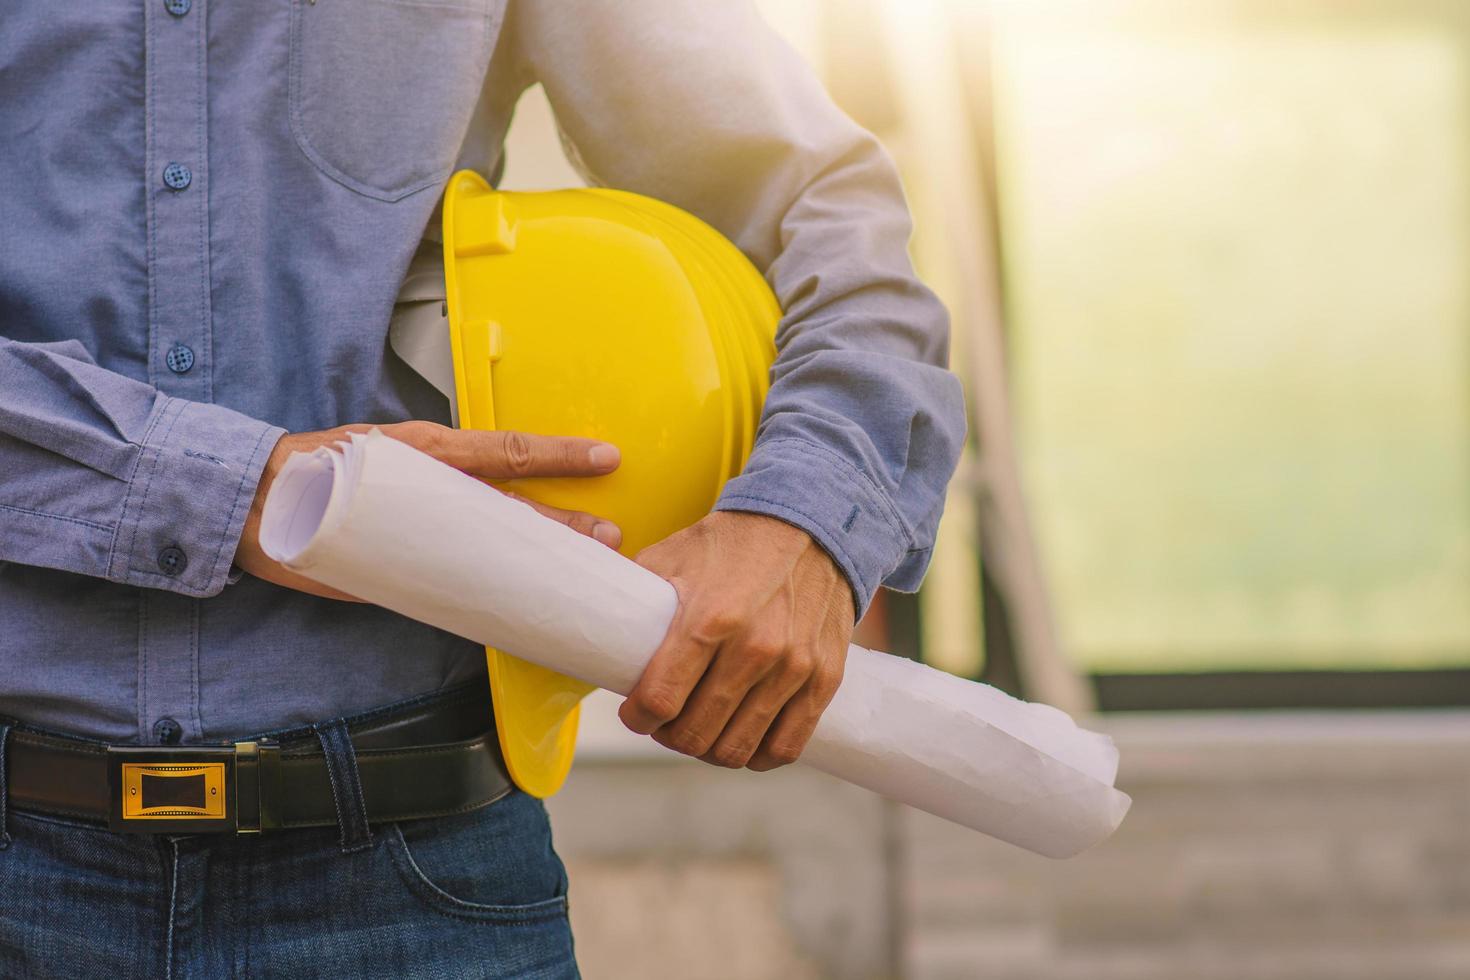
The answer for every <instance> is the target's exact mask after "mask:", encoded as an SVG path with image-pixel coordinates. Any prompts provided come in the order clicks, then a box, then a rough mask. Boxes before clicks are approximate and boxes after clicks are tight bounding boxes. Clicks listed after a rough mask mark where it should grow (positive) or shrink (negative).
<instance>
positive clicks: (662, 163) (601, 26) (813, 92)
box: [509, 0, 965, 614]
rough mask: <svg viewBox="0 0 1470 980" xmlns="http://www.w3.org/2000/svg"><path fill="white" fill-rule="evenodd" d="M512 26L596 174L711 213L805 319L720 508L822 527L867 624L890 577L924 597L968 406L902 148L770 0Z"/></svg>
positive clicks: (595, 9)
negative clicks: (830, 77) (775, 13)
mask: <svg viewBox="0 0 1470 980" xmlns="http://www.w3.org/2000/svg"><path fill="white" fill-rule="evenodd" d="M509 24H510V27H511V30H512V31H513V37H514V43H515V44H516V51H517V54H518V56H519V58H520V59H521V60H522V61H523V62H524V64H525V73H526V76H527V80H528V81H532V80H534V81H539V82H541V83H542V85H543V86H544V88H545V90H546V92H547V95H548V97H549V99H550V101H551V104H552V107H553V108H554V110H555V112H556V116H557V120H558V123H559V124H560V125H561V127H562V129H563V131H564V133H565V136H566V138H567V141H568V143H569V147H570V149H571V151H572V153H573V154H574V156H575V158H576V160H577V162H578V163H579V164H580V166H582V167H583V168H584V170H585V173H586V174H587V176H588V177H589V179H592V180H594V181H595V182H598V183H603V184H608V185H612V186H616V187H619V188H623V189H627V190H632V191H637V192H640V193H644V194H648V195H651V196H654V197H658V198H661V199H663V200H665V201H668V202H670V203H672V204H675V205H678V206H680V207H682V208H684V209H686V210H688V211H690V212H692V213H694V214H696V215H698V216H699V217H701V218H703V219H704V220H705V221H707V222H709V223H710V224H711V225H713V226H714V227H715V228H717V229H719V230H720V231H721V232H723V233H724V234H725V235H726V236H727V237H729V238H731V239H732V240H733V241H734V242H735V243H736V245H738V246H739V247H740V248H741V250H742V251H744V252H745V254H746V255H747V256H749V257H750V258H751V260H752V261H753V262H754V263H755V264H756V265H757V266H758V267H759V268H760V269H761V270H762V271H763V273H764V274H765V276H766V279H767V281H768V282H769V283H770V284H771V286H772V288H773V289H774V290H775V292H776V295H777V298H778V300H779V301H780V303H781V307H782V309H783V310H784V311H785V315H784V317H783V319H782V321H781V324H780V327H779V329H778V332H777V336H776V344H777V349H778V355H777V359H776V364H775V366H774V368H773V370H772V375H771V381H772V384H771V390H770V394H769V395H768V396H767V400H766V404H765V409H764V412H763V414H762V418H761V424H760V429H759V432H758V436H757V440H756V444H755V448H754V451H753V453H752V455H751V458H750V460H749V461H748V463H747V465H746V467H745V469H744V471H743V472H742V473H741V475H740V476H738V477H737V478H736V479H734V480H732V481H730V483H729V484H728V485H727V486H726V488H725V490H724V492H723V494H722V495H721V497H720V499H719V501H718V503H717V505H716V506H717V508H719V509H726V510H742V511H753V512H757V513H763V514H768V515H770V516H772V517H776V518H779V519H781V520H783V521H786V522H788V523H791V524H794V525H796V526H797V527H800V528H802V529H803V530H805V531H806V532H807V533H809V534H810V535H811V536H812V537H813V539H814V540H816V541H817V542H818V543H819V544H820V545H821V546H822V547H823V548H824V549H825V550H826V551H827V552H828V554H830V555H831V556H832V558H833V560H834V561H835V562H836V563H837V564H838V565H839V567H840V568H841V569H842V571H843V573H844V574H845V575H846V576H847V579H848V581H849V583H850V584H851V586H852V589H853V594H854V597H855V599H856V605H857V610H858V612H859V614H861V613H862V611H863V610H865V609H866V607H867V605H868V603H869V602H870V601H871V600H872V597H873V594H874V593H875V592H876V590H877V589H878V587H879V585H887V586H889V587H891V588H896V589H901V590H905V591H912V590H914V589H917V588H918V586H919V583H920V581H921V580H922V578H923V575H924V571H925V569H926V567H927V565H928V560H929V555H930V552H931V549H932V547H933V543H934V537H935V534H936V533H937V530H938V524H939V517H940V513H941V512H942V510H943V506H944V492H945V487H946V486H947V484H948V482H949V479H950V477H951V475H952V474H953V472H954V468H955V466H956V464H957V462H958V459H959V453H960V449H961V447H962V445H963V442H964V438H965V413H964V402H963V395H962V393H961V388H960V384H959V382H958V380H957V379H956V378H955V376H954V375H953V374H951V373H950V372H949V371H948V370H947V369H946V365H947V363H948V345H949V320H948V315H947V313H946V312H945V310H944V307H943V306H942V305H941V304H940V302H939V301H938V299H937V298H936V297H935V296H934V294H933V293H932V292H931V291H930V290H929V289H927V288H926V287H925V286H924V285H923V284H922V283H921V282H919V280H918V278H917V277H916V276H915V274H914V270H913V267H912V264H911V262H910V260H909V256H908V241H909V236H910V234H911V232H912V227H911V222H910V218H909V213H908V209H907V206H906V204H905V202H904V198H903V192H902V188H901V186H900V183H899V179H898V174H897V171H896V168H895V167H894V165H893V163H892V161H891V160H890V159H889V157H888V156H887V154H886V153H885V152H884V151H883V149H882V148H881V147H880V146H879V145H878V143H877V141H876V140H875V139H874V138H873V136H872V135H871V134H869V133H867V132H866V131H864V130H863V129H861V128H860V127H858V126H857V125H856V124H855V123H853V122H852V121H851V120H850V119H848V118H847V117H846V116H845V115H843V114H842V112H840V111H839V110H838V109H837V108H836V107H835V106H834V105H833V104H832V102H831V101H830V99H829V98H828V97H827V95H826V93H825V92H824V91H823V89H822V87H821V85H820V83H819V82H818V81H817V79H816V78H815V77H814V76H813V74H812V73H811V71H810V70H809V69H808V68H807V66H806V65H805V63H804V62H802V60H801V59H800V58H799V57H798V56H797V55H796V53H795V52H794V51H792V50H791V49H790V48H789V47H788V46H787V45H786V44H785V43H784V42H783V41H782V40H781V39H780V38H779V37H777V36H776V35H775V33H774V32H773V31H772V30H771V29H770V28H769V27H768V26H767V25H766V24H765V23H764V22H763V21H762V20H761V18H760V16H759V14H758V13H757V12H756V10H755V9H754V7H753V6H752V5H751V4H749V3H746V2H722V3H717V4H709V3H704V2H701V0H639V2H638V3H625V2H621V3H620V2H617V0H561V2H538V3H520V4H518V5H516V4H513V6H512V12H511V18H510V21H509Z"/></svg>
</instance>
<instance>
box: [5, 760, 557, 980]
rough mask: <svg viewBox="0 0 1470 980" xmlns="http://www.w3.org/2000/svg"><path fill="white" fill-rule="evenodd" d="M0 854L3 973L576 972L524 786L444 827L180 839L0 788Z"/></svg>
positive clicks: (536, 812) (553, 976) (550, 854)
mask: <svg viewBox="0 0 1470 980" xmlns="http://www.w3.org/2000/svg"><path fill="white" fill-rule="evenodd" d="M3 755H4V750H3V742H0V773H3ZM336 768H338V769H339V770H343V769H345V770H346V771H352V770H351V769H350V767H336ZM0 794H3V776H0ZM7 834H8V845H7V844H6V843H5V842H6V835H7ZM350 834H352V835H355V837H356V839H355V840H351V841H349V840H348V837H349V835H350ZM348 845H350V846H348ZM0 847H3V849H0V977H3V978H5V980H21V978H31V977H35V978H49V977H57V978H64V980H86V978H91V977H98V978H108V980H114V978H131V977H139V978H150V980H151V978H165V980H186V978H215V977H231V978H237V977H238V978H244V977H251V978H256V977H260V978H264V977H282V978H290V980H304V978H309V977H332V978H346V977H354V978H356V977H363V978H376V977H382V978H385V980H386V978H392V980H417V978H434V980H454V978H469V977H476V978H481V977H484V978H491V977H496V978H498V977H507V978H508V977H515V978H527V980H541V978H545V980H564V978H576V977H578V973H577V965H576V961H575V959H574V957H573V953H572V934H571V927H570V925H569V923H568V921H567V899H566V892H567V879H566V872H565V870H564V869H563V867H562V863H561V860H560V859H559V858H558V857H557V855H556V852H555V851H554V850H553V849H552V845H551V827H550V823H549V821H548V820H547V817H546V810H545V808H544V807H543V806H542V805H541V802H540V801H539V800H536V799H534V798H532V797H530V796H527V795H525V794H524V793H521V792H520V791H519V790H514V791H512V792H511V793H510V794H509V795H508V796H506V797H504V798H503V799H501V800H499V801H497V802H495V803H492V804H490V805H489V806H486V807H482V808H481V809H479V810H475V811H472V812H470V813H465V814H461V815H457V816H452V817H440V818H435V819H430V820H413V821H403V822H400V823H387V824H374V825H372V827H371V828H367V827H365V826H364V827H362V828H358V829H356V830H354V828H351V827H347V826H344V827H342V828H337V829H323V830H290V831H278V832H276V833H267V834H263V835H259V836H234V835H213V834H212V835H204V834H199V835H192V836H180V837H164V836H130V835H123V834H113V833H111V832H109V831H107V830H104V829H101V828H98V827H94V826H91V825H88V824H84V823H73V822H70V821H65V820H59V819H55V818H52V817H49V816H40V815H35V814H27V813H20V812H16V811H14V810H11V811H9V812H8V813H6V812H5V808H4V798H3V795H0Z"/></svg>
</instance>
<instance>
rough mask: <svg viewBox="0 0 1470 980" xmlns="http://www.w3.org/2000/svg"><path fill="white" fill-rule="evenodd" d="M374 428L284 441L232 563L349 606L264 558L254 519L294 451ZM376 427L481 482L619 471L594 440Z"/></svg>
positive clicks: (609, 533) (582, 527) (607, 536)
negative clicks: (477, 478)
mask: <svg viewBox="0 0 1470 980" xmlns="http://www.w3.org/2000/svg"><path fill="white" fill-rule="evenodd" d="M372 428H373V426H371V425H344V426H340V427H339V428H336V429H327V430H324V431H322V432H303V433H299V434H295V435H288V436H282V437H281V441H280V442H278V443H276V448H275V450H274V451H273V452H272V453H271V457H270V459H269V460H268V461H267V462H266V464H265V470H264V472H263V473H262V474H261V477H260V486H259V488H258V489H257V490H256V491H255V501H254V503H252V504H251V506H250V515H249V516H248V517H247V518H246V519H245V532H244V534H242V535H241V537H240V545H239V547H238V549H237V550H236V551H235V564H236V565H238V566H239V567H240V568H242V569H244V570H245V571H247V572H249V573H250V574H251V575H254V576H256V577H257V578H263V579H265V580H266V581H267V582H274V583H275V584H276V585H284V586H286V587H287V588H291V589H297V590H299V591H301V592H310V593H312V594H313V595H321V596H327V597H329V598H332V599H348V600H352V597H351V596H349V595H345V594H343V593H341V592H338V591H337V590H336V589H329V588H327V587H326V586H324V585H319V584H317V583H316V582H313V581H312V580H311V579H308V578H304V577H303V576H300V575H297V574H296V573H295V572H292V571H290V570H289V569H287V568H286V567H285V566H284V565H280V564H277V563H276V562H274V561H271V559H270V558H268V557H266V554H265V552H264V551H262V550H261V547H260V515H261V511H262V510H263V509H264V508H265V496H266V494H267V493H268V492H269V491H270V488H271V484H272V483H273V482H274V481H275V478H276V474H277V473H279V472H280V471H281V467H282V466H285V465H286V460H287V459H288V458H289V457H290V455H291V454H292V453H293V452H310V451H311V450H313V449H315V448H317V447H318V446H321V445H325V444H328V443H335V442H341V441H342V440H344V439H346V438H347V436H348V434H349V433H352V432H367V431H368V430H370V429H372ZM378 428H379V429H381V430H383V434H384V435H387V436H391V437H393V438H394V439H397V440H398V441H400V442H406V443H408V444H409V445H410V446H413V447H414V448H415V449H418V450H420V451H422V452H425V453H428V454H429V455H430V456H433V457H434V458H435V459H438V460H441V461H442V462H445V463H448V464H449V465H450V466H453V467H454V468H455V469H458V470H463V471H464V472H465V473H468V474H469V475H470V476H477V477H480V478H481V479H484V480H511V479H515V478H518V477H526V476H602V475H604V474H607V473H611V472H612V471H613V470H615V469H617V468H618V463H619V456H618V451H617V449H616V448H615V447H614V446H612V445H610V444H608V443H605V442H598V441H597V440H595V439H575V438H569V437H563V436H538V435H527V434H524V433H520V432H480V431H474V430H467V429H450V428H448V427H446V426H442V425H438V424H436V423H433V422H398V423H396V424H393V425H380V426H378ZM502 492H504V491H502ZM510 496H513V497H516V499H518V500H523V501H525V503H527V504H530V505H531V506H532V507H534V508H536V510H538V511H540V512H541V513H542V514H545V515H546V516H547V517H550V518H553V519H554V520H558V521H560V522H561V523H563V524H565V525H567V526H568V527H570V528H572V529H573V530H576V531H580V532H581V533H583V534H585V535H587V536H588V537H591V538H595V539H596V540H598V541H600V542H602V543H603V544H605V545H607V546H608V547H610V548H616V547H617V546H618V545H619V544H620V543H622V540H623V532H622V531H621V530H620V529H619V528H618V526H617V525H616V524H613V523H612V522H610V521H605V520H603V519H601V518H599V517H594V516H593V515H591V514H583V513H580V512H578V511H570V510H560V509H558V508H556V507H548V506H546V505H545V504H538V503H536V502H535V501H531V500H526V498H524V497H519V496H517V495H516V494H510ZM353 601H356V600H353Z"/></svg>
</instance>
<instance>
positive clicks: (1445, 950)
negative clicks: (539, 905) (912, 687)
mask: <svg viewBox="0 0 1470 980" xmlns="http://www.w3.org/2000/svg"><path fill="white" fill-rule="evenodd" d="M609 707H610V704H608V703H607V702H604V703H602V704H598V705H594V709H593V711H592V712H590V713H591V714H592V715H593V718H592V719H591V721H590V722H589V725H588V727H589V730H590V734H589V739H588V749H587V751H584V753H583V758H582V760H581V761H580V762H579V763H578V770H577V771H576V772H575V773H574V774H573V777H572V780H571V783H570V784H569V786H568V788H567V789H566V790H565V791H564V792H563V794H562V795H561V796H559V797H557V798H556V799H555V800H553V801H552V812H553V819H554V821H555V825H556V828H557V833H558V846H559V848H560V850H561V852H562V854H563V855H564V856H565V857H566V858H567V860H568V864H569V866H570V868H571V873H572V882H573V884H572V918H573V924H574V926H575V928H576V930H577V934H578V950H579V954H580V958H581V961H582V967H583V970H584V973H585V975H586V976H587V977H588V978H589V980H619V978H624V977H627V978H634V977H636V978H640V980H644V978H649V977H680V978H711V980H713V978H720V980H743V978H750V980H764V978H816V977H833V978H842V980H847V978H865V980H866V978H881V977H911V978H926V980H927V978H934V980H940V978H943V980H951V978H952V980H973V978H987V980H988V978H995V980H1074V978H1075V980H1083V978H1086V980H1465V978H1467V977H1470V713H1439V714H1429V713H1423V714H1416V713H1401V714H1394V713H1384V714H1376V715H1348V714H1323V715H1316V716H1308V715H1299V716H1298V715H1293V716H1279V715H1277V716H1273V715H1257V716H1252V715H1239V716H1228V717H1222V716H1154V717H1136V718H1114V719H1110V720H1108V721H1107V722H1106V723H1105V724H1104V725H1103V726H1102V727H1106V728H1108V729H1109V730H1111V731H1112V732H1113V733H1114V734H1115V736H1116V737H1117V739H1118V741H1119V744H1120V745H1121V747H1122V749H1123V759H1124V766H1123V777H1122V785H1123V786H1124V788H1125V789H1127V790H1128V791H1129V792H1131V793H1132V794H1133V795H1134V799H1135V803H1134V809H1133V812H1132V814H1131V815H1130V816H1129V819H1128V820H1127V822H1125V824H1124V826H1123V829H1122V830H1121V831H1120V832H1119V834H1118V835H1117V836H1116V837H1115V838H1114V839H1113V840H1111V841H1109V842H1108V843H1106V844H1104V845H1102V846H1101V847H1099V848H1097V849H1095V850H1094V851H1092V852H1091V853H1089V854H1086V855H1083V856H1082V857H1080V858H1076V859H1074V860H1072V861H1066V862H1052V861H1048V860H1046V859H1043V858H1038V857H1034V856H1032V855H1029V854H1026V853H1024V852H1022V851H1019V850H1017V849H1015V848H1012V847H1009V846H1008V845H1004V844H1000V843H998V842H995V841H990V840H987V839H985V838H982V837H980V836H979V835H977V834H974V833H972V832H969V831H965V830H962V829H960V828H957V827H954V826H952V825H949V824H946V823H944V822H943V821H939V820H936V819H933V818H930V817H928V816H926V815H924V814H919V813H915V812H912V811H909V810H906V809H904V808H901V807H897V806H894V805H892V804H888V803H886V802H884V801H882V800H879V799H878V798H876V797H874V796H872V795H870V794H868V793H866V792H864V791H862V790H858V789H855V788H853V787H850V786H846V785H843V784H840V783H837V782H836V781H834V780H831V779H829V778H827V777H824V776H821V775H819V774H816V773H812V772H807V771H805V770H802V769H800V768H794V769H788V770H784V771H781V772H778V773H774V774H767V775H764V776H762V775H755V774H750V773H730V772H725V771H720V770H715V769H711V768H708V767H705V766H702V765H700V764H697V763H689V762H684V761H682V760H678V759H675V758H672V757H670V756H668V755H667V754H665V753H663V752H662V751H661V750H658V751H655V752H650V751H648V750H647V749H646V748H645V747H642V746H640V745H638V744H635V743H634V742H632V741H629V740H624V739H621V738H619V737H618V736H617V735H616V733H615V731H614V730H613V728H612V727H611V726H612V725H615V722H612V721H611V720H610V719H609V718H608V717H607V710H608V708H609Z"/></svg>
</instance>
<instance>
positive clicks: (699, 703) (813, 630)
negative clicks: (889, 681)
mask: <svg viewBox="0 0 1470 980" xmlns="http://www.w3.org/2000/svg"><path fill="white" fill-rule="evenodd" d="M637 561H638V564H640V565H642V566H643V567H644V568H647V569H649V570H650V571H653V572H656V573H657V574H659V575H660V576H662V577H663V578H665V579H667V580H668V581H669V582H670V583H672V584H673V586H674V589H675V591H677V592H678V594H679V609H678V612H676V613H675V614H674V621H673V622H672V623H671V624H670V626H669V631H668V634H667V635H666V636H665V637H664V641H663V643H662V644H661V645H660V646H659V648H658V650H657V651H655V653H654V655H653V659H652V660H651V661H649V664H648V667H647V668H646V669H645V670H644V672H643V677H642V678H641V679H640V680H639V681H638V685H637V687H635V688H634V689H633V691H632V692H631V693H630V694H629V695H628V699H627V700H626V701H624V702H623V706H622V707H621V708H620V709H619V711H618V715H619V717H621V718H622V720H623V724H625V725H627V726H628V727H629V728H631V729H632V730H633V731H635V732H638V733H639V734H642V735H652V736H653V738H654V740H655V741H657V742H659V743H660V744H661V745H665V746H667V747H669V748H671V749H674V750H675V751H678V752H682V753H684V754H685V755H692V756H696V757H697V758H700V759H703V760H704V761H705V762H709V763H713V764H714V765H718V766H727V767H729V768H731V769H738V768H740V767H742V766H745V767H748V768H750V769H754V770H756V771H758V772H763V771H765V770H768V769H775V768H776V767H778V766H784V765H786V764H788V763H791V762H795V761H796V759H797V757H798V756H800V755H801V752H802V750H803V749H804V748H806V743H807V741H808V740H809V739H810V738H811V736H812V732H813V731H814V730H815V729H816V727H817V719H818V718H820V717H821V715H822V711H823V710H825V709H826V707H827V704H828V703H829V702H830V701H831V700H832V696H833V695H834V694H836V693H837V686H838V685H839V684H840V683H841V682H842V668H843V665H844V664H845V663H846V660H847V644H848V640H849V639H850V638H851V636H852V629H853V599H852V590H851V589H850V588H849V586H848V584H847V580H846V579H845V578H844V577H843V575H842V573H841V572H840V571H839V570H838V568H837V566H836V565H834V564H833V562H832V559H831V558H830V557H828V555H827V553H826V552H825V551H823V550H822V549H821V547H820V546H818V545H817V544H816V543H815V542H813V541H812V539H811V538H810V536H808V535H807V533H806V532H805V531H802V530H800V529H799V528H796V527H793V526H792V525H790V524H786V523H784V522H782V521H779V520H776V519H775V518H774V517H767V516H765V515H762V514H749V513H743V512H739V511H716V512H715V513H713V514H710V515H709V516H708V517H706V518H704V519H703V520H702V521H700V522H699V523H698V524H696V525H694V526H693V527H691V528H688V529H687V530H684V531H680V532H679V533H678V534H674V535H672V536H670V537H669V538H666V539H665V540H663V541H660V542H659V543H658V544H656V545H653V546H652V547H650V548H646V549H644V550H643V551H642V552H641V553H640V554H639V555H638V558H637Z"/></svg>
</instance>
